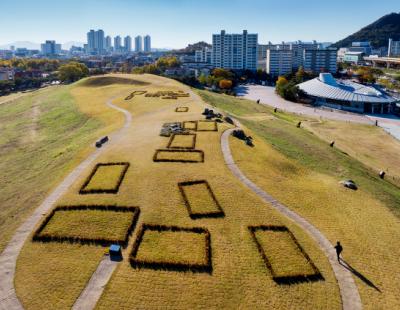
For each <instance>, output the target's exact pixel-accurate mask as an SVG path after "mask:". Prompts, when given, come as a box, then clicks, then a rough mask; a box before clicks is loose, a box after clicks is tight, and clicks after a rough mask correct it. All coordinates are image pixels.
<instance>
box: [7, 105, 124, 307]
mask: <svg viewBox="0 0 400 310" xmlns="http://www.w3.org/2000/svg"><path fill="white" fill-rule="evenodd" d="M113 99H114V98H112V99H110V100H108V101H107V102H106V104H107V105H108V106H109V107H110V108H113V109H116V110H118V111H120V112H122V113H124V115H125V124H124V126H123V127H122V128H121V129H119V130H117V131H116V132H114V133H113V134H111V135H110V136H109V137H110V141H109V142H108V143H107V144H105V145H104V146H103V147H101V148H100V149H96V150H95V151H94V152H93V153H92V154H90V155H89V157H88V158H86V159H85V160H84V161H83V162H82V163H81V164H80V165H79V166H77V167H76V168H75V169H74V170H73V171H72V172H71V173H70V174H69V175H68V176H67V177H66V178H65V179H64V181H63V182H62V183H61V184H60V185H59V186H57V188H56V189H55V190H54V191H53V192H52V193H51V194H50V195H49V196H48V197H47V198H46V199H45V200H44V201H43V202H42V204H41V205H40V206H39V207H38V208H37V209H36V210H35V211H34V212H33V214H32V215H31V216H30V217H29V218H28V219H27V220H26V221H25V222H24V223H23V224H22V225H21V226H20V227H19V228H18V230H17V231H16V233H15V235H14V236H13V238H12V239H11V241H10V242H9V244H8V245H7V247H6V248H5V249H4V251H3V252H2V253H1V254H0V309H1V310H21V309H23V306H22V304H21V302H20V301H19V300H18V297H17V295H16V292H15V288H14V276H15V268H16V264H17V259H18V255H19V253H20V251H21V249H22V247H23V245H24V243H25V241H26V240H27V238H28V237H29V235H30V234H31V232H32V231H33V229H34V228H35V227H36V226H37V224H38V223H39V222H40V221H41V220H42V219H43V218H44V217H45V216H46V213H47V212H49V211H50V210H51V209H52V207H53V205H54V204H55V203H56V201H57V200H58V199H59V198H61V196H62V195H64V194H65V193H66V192H67V190H68V189H69V188H70V186H71V185H72V184H73V183H75V182H76V181H77V180H78V178H79V177H80V175H81V174H82V172H83V171H84V170H85V169H87V168H88V167H89V166H90V165H91V164H92V163H93V162H94V161H95V160H96V158H98V157H99V155H100V154H101V153H103V152H104V150H106V149H107V148H109V147H110V146H112V145H113V144H114V143H117V142H118V140H119V139H120V138H121V137H122V136H123V135H124V134H125V131H126V130H127V129H128V128H129V127H130V125H131V122H132V116H131V114H130V113H129V112H128V111H126V110H124V109H121V108H119V107H117V106H115V105H113V104H112V103H111V102H112V100H113Z"/></svg>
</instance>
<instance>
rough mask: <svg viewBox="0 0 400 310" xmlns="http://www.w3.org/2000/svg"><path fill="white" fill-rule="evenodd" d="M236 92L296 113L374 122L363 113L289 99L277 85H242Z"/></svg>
mask: <svg viewBox="0 0 400 310" xmlns="http://www.w3.org/2000/svg"><path fill="white" fill-rule="evenodd" d="M236 92H237V95H238V96H239V97H243V98H246V99H250V100H253V101H256V100H258V99H260V103H261V104H264V105H268V106H271V107H273V108H278V109H281V110H283V111H287V112H291V113H295V114H300V115H305V116H311V117H315V118H321V117H322V118H326V119H330V120H334V121H345V122H353V123H360V124H372V123H373V122H372V121H371V120H370V119H368V118H367V117H365V116H364V115H361V114H354V113H347V112H342V111H338V110H333V109H332V110H331V109H321V108H312V107H309V106H307V105H304V104H299V103H294V102H290V101H287V100H285V99H283V98H281V97H279V96H278V95H277V94H276V93H275V87H271V86H261V85H242V86H239V87H237V88H236Z"/></svg>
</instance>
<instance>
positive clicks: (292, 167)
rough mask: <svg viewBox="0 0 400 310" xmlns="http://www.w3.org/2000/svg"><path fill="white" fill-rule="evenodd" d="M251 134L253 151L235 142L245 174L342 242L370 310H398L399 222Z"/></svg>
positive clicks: (363, 197) (380, 206)
mask: <svg viewBox="0 0 400 310" xmlns="http://www.w3.org/2000/svg"><path fill="white" fill-rule="evenodd" d="M246 133H247V134H249V135H251V136H252V137H253V138H254V144H255V147H254V148H249V147H247V146H246V145H245V144H244V143H243V142H242V141H240V140H238V139H236V138H233V137H231V138H230V144H231V149H232V152H233V156H234V158H235V161H236V163H237V164H238V165H239V167H240V168H241V169H242V171H244V172H245V174H246V175H247V176H248V177H249V178H250V179H251V180H252V181H253V182H255V183H256V184H258V185H259V186H260V187H262V188H263V189H264V190H266V191H267V192H268V193H270V194H271V195H273V196H274V197H275V198H277V199H278V200H280V201H281V202H283V203H285V204H286V205H287V206H289V207H290V208H291V209H293V210H294V211H296V212H297V213H299V214H300V215H302V216H304V217H305V218H306V219H307V220H309V221H310V222H311V223H313V224H314V225H315V226H316V227H318V228H319V229H320V230H321V231H322V232H323V233H324V234H325V236H327V237H328V239H329V240H330V241H331V242H332V243H336V241H337V240H340V241H341V243H342V244H343V246H344V252H343V257H344V259H345V260H346V261H347V262H348V263H349V264H350V265H351V266H352V267H353V268H354V269H355V270H357V271H358V272H359V273H360V274H362V275H363V276H364V277H365V278H366V279H367V280H365V279H364V281H363V280H361V279H360V278H359V277H357V276H354V278H355V281H356V284H357V286H358V289H359V291H360V295H361V299H362V302H363V305H364V308H365V309H396V308H399V307H400V300H399V299H398V296H399V295H400V288H399V286H398V285H397V284H396V283H398V281H400V274H399V272H398V267H399V263H400V261H399V257H398V255H397V254H396V253H398V249H399V248H400V223H399V220H398V218H396V217H395V216H394V215H393V214H392V213H391V212H390V211H389V210H388V209H387V208H386V206H385V205H384V204H383V203H382V202H380V201H378V200H377V199H376V198H374V197H373V196H372V195H371V194H370V193H368V192H366V191H365V190H363V189H362V188H360V189H359V190H357V191H352V190H348V189H345V188H344V187H342V186H340V185H339V184H338V182H339V181H340V180H338V179H335V178H333V177H332V176H329V175H326V174H322V173H318V172H315V171H312V170H308V169H306V168H304V167H302V166H301V165H300V164H299V163H297V162H295V161H293V160H289V159H287V158H286V157H284V156H283V155H282V154H280V153H279V152H278V151H277V150H275V149H274V148H273V147H272V146H271V145H269V144H266V143H265V142H264V141H263V140H262V139H260V138H259V137H258V136H257V135H256V134H255V133H253V132H251V131H250V130H248V129H246ZM317 267H318V266H317ZM367 281H371V283H373V284H374V285H375V286H376V287H377V288H379V290H380V292H379V291H378V290H376V289H375V288H373V287H372V286H371V285H370V284H368V282H367Z"/></svg>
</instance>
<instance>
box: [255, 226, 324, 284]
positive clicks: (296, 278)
mask: <svg viewBox="0 0 400 310" xmlns="http://www.w3.org/2000/svg"><path fill="white" fill-rule="evenodd" d="M248 229H249V231H250V234H251V236H252V238H253V240H254V242H255V243H256V245H257V249H258V252H259V253H260V255H261V257H262V258H263V260H264V263H265V265H266V266H267V268H268V269H269V271H270V272H271V275H272V278H273V280H274V281H275V282H276V283H278V284H295V283H302V282H313V281H319V280H324V278H323V276H322V275H321V273H320V271H319V270H318V268H317V267H316V266H315V264H314V263H313V261H312V260H311V258H310V257H309V256H308V254H307V253H306V252H305V251H304V249H303V248H302V246H301V245H300V244H299V242H298V241H297V239H296V237H295V236H294V235H293V233H292V232H291V231H290V230H289V229H288V228H287V227H286V226H263V225H261V226H249V227H248ZM257 231H273V232H285V233H287V234H288V235H289V236H290V239H291V240H292V241H293V244H294V246H295V247H296V250H298V251H299V254H300V255H302V256H303V257H304V258H305V259H306V261H307V262H308V264H309V266H310V267H311V270H312V273H308V272H304V273H302V274H288V275H278V274H277V270H276V268H274V267H273V266H272V264H271V262H270V260H269V259H268V255H267V253H266V252H265V250H264V248H263V246H262V244H261V242H260V241H259V240H258V239H257V236H256V232H257Z"/></svg>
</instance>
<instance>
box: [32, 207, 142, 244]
mask: <svg viewBox="0 0 400 310" xmlns="http://www.w3.org/2000/svg"><path fill="white" fill-rule="evenodd" d="M81 210H99V211H109V212H131V213H132V220H131V223H130V225H129V227H128V228H127V230H126V233H125V237H124V238H123V239H119V240H111V239H107V238H87V237H71V236H67V235H66V236H59V235H51V234H42V231H43V230H44V228H45V227H46V225H47V224H48V223H49V222H50V220H51V219H52V218H53V216H54V215H55V214H56V213H57V211H71V212H74V211H81ZM139 215H140V209H139V208H138V207H125V206H116V205H77V206H58V207H56V208H54V209H53V210H52V211H51V212H50V213H49V214H48V215H47V217H46V218H45V219H44V221H43V222H42V223H41V224H40V226H39V228H38V229H37V230H36V231H35V233H34V235H33V237H32V241H40V242H69V243H80V244H94V245H101V246H109V245H111V244H119V245H121V246H122V247H124V248H125V247H126V246H127V245H128V241H129V236H130V235H131V234H132V231H133V230H134V229H135V226H136V223H137V221H138V219H139Z"/></svg>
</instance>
